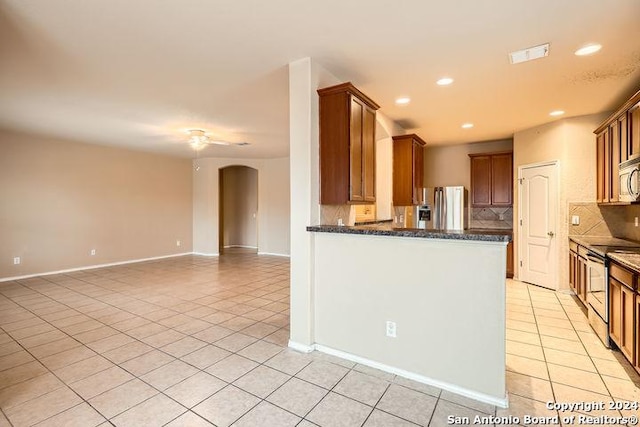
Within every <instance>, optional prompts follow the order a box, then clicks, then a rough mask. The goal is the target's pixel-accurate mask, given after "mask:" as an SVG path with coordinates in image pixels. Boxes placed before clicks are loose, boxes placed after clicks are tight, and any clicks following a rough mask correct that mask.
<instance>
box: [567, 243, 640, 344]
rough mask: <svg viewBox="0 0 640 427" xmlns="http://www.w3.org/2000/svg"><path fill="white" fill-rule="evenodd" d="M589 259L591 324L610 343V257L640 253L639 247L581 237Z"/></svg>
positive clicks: (632, 244) (589, 311) (588, 285)
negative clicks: (612, 255) (609, 255)
mask: <svg viewBox="0 0 640 427" xmlns="http://www.w3.org/2000/svg"><path fill="white" fill-rule="evenodd" d="M578 243H579V244H580V245H581V246H583V247H584V248H586V258H587V311H588V317H589V324H590V325H591V327H592V328H593V330H594V331H595V332H596V334H597V335H598V337H599V338H600V340H601V341H602V342H603V344H604V345H605V346H606V347H607V348H608V347H610V344H609V259H608V258H607V254H609V253H616V252H618V253H619V252H638V251H640V244H638V243H636V242H631V241H627V240H623V239H616V238H586V237H585V238H581V239H580V241H579V242H578Z"/></svg>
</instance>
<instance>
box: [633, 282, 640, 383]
mask: <svg viewBox="0 0 640 427" xmlns="http://www.w3.org/2000/svg"><path fill="white" fill-rule="evenodd" d="M635 305H636V359H635V362H634V363H633V367H634V368H636V371H638V373H640V293H636V304H635Z"/></svg>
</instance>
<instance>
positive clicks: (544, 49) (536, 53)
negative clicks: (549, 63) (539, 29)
mask: <svg viewBox="0 0 640 427" xmlns="http://www.w3.org/2000/svg"><path fill="white" fill-rule="evenodd" d="M545 56H549V43H545V44H541V45H540V46H534V47H530V48H527V49H523V50H518V51H516V52H511V53H510V54H509V61H511V63H512V64H519V63H521V62H527V61H533V60H534V59H540V58H544V57H545Z"/></svg>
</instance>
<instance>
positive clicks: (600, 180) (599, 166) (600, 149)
mask: <svg viewBox="0 0 640 427" xmlns="http://www.w3.org/2000/svg"><path fill="white" fill-rule="evenodd" d="M604 164H605V160H604V132H601V133H599V134H598V136H597V137H596V201H597V202H598V203H602V202H603V201H604V180H605V172H604Z"/></svg>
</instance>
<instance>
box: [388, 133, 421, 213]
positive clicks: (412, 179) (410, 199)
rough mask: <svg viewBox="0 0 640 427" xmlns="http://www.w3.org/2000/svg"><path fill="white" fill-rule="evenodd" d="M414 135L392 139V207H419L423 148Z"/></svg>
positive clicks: (417, 137) (419, 140)
mask: <svg viewBox="0 0 640 427" xmlns="http://www.w3.org/2000/svg"><path fill="white" fill-rule="evenodd" d="M425 145H426V143H425V142H424V141H423V140H422V138H420V137H419V136H418V135H416V134H410V135H401V136H394V137H393V205H394V206H411V205H421V204H423V203H424V200H423V199H422V190H423V188H424V146H425Z"/></svg>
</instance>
